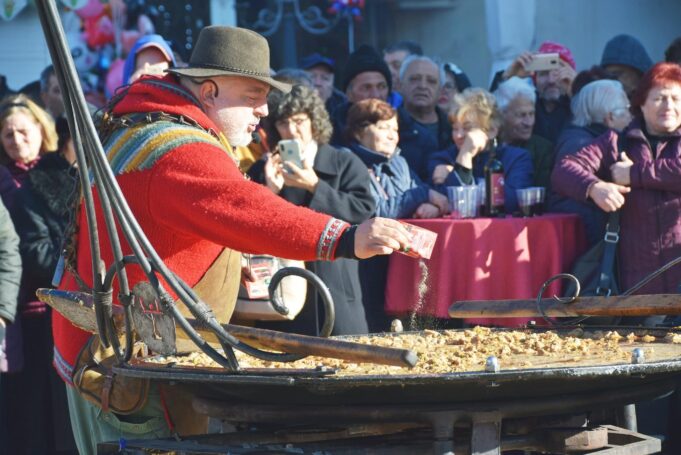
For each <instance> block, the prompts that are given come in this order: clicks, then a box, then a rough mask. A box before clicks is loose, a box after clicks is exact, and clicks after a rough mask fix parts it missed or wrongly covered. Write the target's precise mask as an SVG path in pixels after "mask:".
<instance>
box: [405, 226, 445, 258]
mask: <svg viewBox="0 0 681 455" xmlns="http://www.w3.org/2000/svg"><path fill="white" fill-rule="evenodd" d="M400 223H402V224H403V225H404V227H405V228H406V229H407V231H409V233H410V234H411V245H410V246H409V247H408V248H406V249H404V250H400V251H398V253H402V254H406V255H407V256H410V257H413V258H423V259H430V255H431V254H432V253H433V247H435V240H437V234H436V233H435V232H433V231H429V230H428V229H424V228H422V227H418V226H414V225H413V224H409V223H405V222H404V221H400Z"/></svg>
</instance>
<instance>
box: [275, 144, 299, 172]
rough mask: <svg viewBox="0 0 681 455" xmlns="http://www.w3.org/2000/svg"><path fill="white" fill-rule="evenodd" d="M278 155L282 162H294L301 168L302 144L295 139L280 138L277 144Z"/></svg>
mask: <svg viewBox="0 0 681 455" xmlns="http://www.w3.org/2000/svg"><path fill="white" fill-rule="evenodd" d="M277 148H278V149H279V155H280V156H281V160H282V161H283V162H284V163H294V164H295V165H296V166H298V167H299V168H301V169H302V168H303V157H302V144H301V143H300V141H298V140H296V139H282V140H281V141H279V143H278V144H277Z"/></svg>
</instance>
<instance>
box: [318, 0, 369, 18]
mask: <svg viewBox="0 0 681 455" xmlns="http://www.w3.org/2000/svg"><path fill="white" fill-rule="evenodd" d="M364 2H365V0H329V3H331V6H329V8H328V9H327V12H328V13H329V14H340V15H348V16H350V17H352V18H353V19H354V20H355V21H358V22H359V21H361V20H362V9H364Z"/></svg>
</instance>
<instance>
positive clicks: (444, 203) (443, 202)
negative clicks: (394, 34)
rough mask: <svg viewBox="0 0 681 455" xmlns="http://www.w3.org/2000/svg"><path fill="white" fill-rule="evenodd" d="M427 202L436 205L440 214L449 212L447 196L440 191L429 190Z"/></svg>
mask: <svg viewBox="0 0 681 455" xmlns="http://www.w3.org/2000/svg"><path fill="white" fill-rule="evenodd" d="M428 202H430V203H431V204H433V205H434V206H435V207H437V208H438V209H439V210H440V214H445V213H447V212H449V201H448V200H447V196H445V195H444V194H442V193H439V192H437V191H435V190H429V191H428Z"/></svg>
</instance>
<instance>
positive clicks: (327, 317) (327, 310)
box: [267, 267, 336, 337]
mask: <svg viewBox="0 0 681 455" xmlns="http://www.w3.org/2000/svg"><path fill="white" fill-rule="evenodd" d="M289 275H295V276H299V277H301V278H305V280H306V281H307V282H309V283H311V284H312V286H313V287H314V288H315V290H316V291H317V292H318V293H319V295H320V296H321V297H322V304H323V305H324V324H323V325H322V329H321V331H320V333H319V336H322V337H328V336H329V335H331V332H332V331H333V325H334V323H335V322H336V310H335V307H334V304H333V297H331V292H330V291H329V288H328V287H327V286H326V284H324V282H323V281H322V280H321V278H319V277H318V276H317V275H315V274H314V273H313V272H311V271H310V270H307V269H301V268H300V267H283V268H281V269H279V270H277V272H276V273H275V274H274V276H273V277H272V280H271V281H270V285H269V286H268V288H267V290H268V291H269V293H270V301H271V302H272V306H273V307H274V309H275V310H276V311H277V312H278V313H280V314H283V315H287V314H288V313H289V309H288V307H287V306H286V304H285V303H284V302H283V301H282V300H281V298H280V297H279V295H278V294H277V292H275V291H276V290H277V287H278V286H279V283H280V282H281V280H282V279H283V278H285V277H287V276H289Z"/></svg>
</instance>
